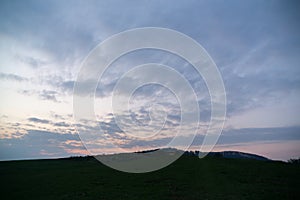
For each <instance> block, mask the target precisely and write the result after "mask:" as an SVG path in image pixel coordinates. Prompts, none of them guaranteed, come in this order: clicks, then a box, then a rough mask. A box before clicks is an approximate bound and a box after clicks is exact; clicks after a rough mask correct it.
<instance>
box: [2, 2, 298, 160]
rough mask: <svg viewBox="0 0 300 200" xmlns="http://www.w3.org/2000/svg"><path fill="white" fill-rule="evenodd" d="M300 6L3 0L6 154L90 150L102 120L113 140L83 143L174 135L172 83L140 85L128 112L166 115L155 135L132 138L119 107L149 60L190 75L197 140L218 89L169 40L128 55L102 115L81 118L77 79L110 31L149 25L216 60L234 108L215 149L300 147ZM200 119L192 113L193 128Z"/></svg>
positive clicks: (144, 142)
mask: <svg viewBox="0 0 300 200" xmlns="http://www.w3.org/2000/svg"><path fill="white" fill-rule="evenodd" d="M299 8H300V4H299V3H297V2H296V1H284V0H281V1H277V0H271V1H256V0H251V1H250V0H246V1H238V0H229V1H221V0H212V1H192V0H188V1H179V0H175V1H168V0H167V1H114V0H113V1H91V0H88V1H78V0H75V1H55V0H54V1H47V2H44V1H30V0H29V1H5V0H4V1H1V3H0V96H1V101H0V160H13V159H32V158H50V157H51V158H52V157H65V156H71V155H87V154H89V152H88V151H87V150H86V149H85V147H84V146H83V143H82V142H81V140H80V138H79V135H78V131H79V130H84V131H86V132H91V131H94V130H97V128H99V127H98V126H101V128H102V130H103V133H104V135H105V137H106V139H107V138H109V140H105V139H103V138H100V139H99V140H97V141H96V140H95V143H93V144H92V143H89V144H85V145H87V146H89V150H91V149H93V148H94V147H95V148H97V143H98V144H100V146H101V152H103V153H116V152H118V151H120V149H114V148H112V147H111V145H110V142H111V141H113V142H114V143H115V144H118V145H119V147H120V148H121V149H126V150H128V151H136V150H142V149H151V148H157V147H163V146H164V145H166V144H167V143H168V142H169V141H170V140H171V139H172V137H174V134H173V132H174V131H175V130H176V128H177V127H178V124H179V121H180V105H179V103H178V101H177V100H176V96H175V95H174V94H173V93H172V92H171V91H170V90H168V89H167V88H165V87H162V86H160V85H145V86H143V87H140V88H138V89H137V90H136V91H135V93H134V94H133V97H132V98H131V103H130V105H131V107H130V110H129V112H128V113H127V114H123V113H122V114H123V115H121V113H120V116H121V117H122V119H123V120H124V123H125V125H124V127H130V128H129V129H128V131H129V132H131V133H133V134H137V132H139V133H140V132H142V131H141V129H142V128H143V127H145V126H144V124H147V123H149V120H152V118H158V120H155V119H154V121H153V123H154V126H153V127H155V128H157V127H160V126H161V122H160V117H162V116H163V117H165V124H164V125H165V126H164V127H163V128H162V129H161V134H159V135H158V136H156V137H149V138H147V139H145V138H141V137H138V138H135V139H132V137H131V136H130V135H126V132H125V131H124V130H123V129H121V128H120V127H119V126H118V125H117V122H116V119H115V115H114V114H113V113H112V108H111V107H112V106H111V96H112V91H113V88H114V86H115V85H116V84H117V81H118V80H119V79H120V77H122V75H123V74H124V73H126V72H127V71H129V70H131V69H133V67H134V66H137V65H141V64H144V63H160V64H164V65H168V66H171V67H172V68H173V69H175V70H176V71H178V72H179V73H180V74H182V75H183V76H184V77H185V79H186V80H187V81H188V82H189V83H190V85H191V86H192V88H193V90H194V91H195V94H196V96H197V100H198V104H199V107H200V119H201V122H200V128H199V130H198V134H197V136H196V137H195V140H194V142H193V144H192V146H191V147H190V148H191V149H193V150H197V149H199V146H200V145H201V142H202V141H203V136H204V134H205V131H206V130H207V128H208V122H209V119H210V117H211V108H210V107H211V102H210V96H209V93H208V90H207V87H206V85H205V81H204V80H203V78H202V77H201V76H199V75H198V74H197V73H196V72H195V70H194V69H193V67H192V66H191V65H190V64H189V63H187V62H186V61H185V60H184V59H182V58H179V57H178V56H176V55H173V54H171V53H168V52H163V51H159V50H152V49H145V50H139V51H135V52H131V53H129V54H126V55H124V56H122V57H120V58H119V59H118V60H116V61H115V62H114V63H112V64H111V66H110V67H109V68H108V69H107V71H106V72H105V73H104V75H103V77H102V79H101V80H100V81H99V84H98V87H97V90H96V93H95V114H96V116H97V120H98V124H97V125H93V124H90V123H88V122H82V123H80V122H78V121H76V120H74V117H73V114H74V113H73V87H74V83H75V81H76V78H77V76H78V73H79V71H80V69H81V66H82V63H83V62H84V60H85V58H86V57H87V56H88V54H89V53H90V51H91V50H93V49H94V48H95V47H96V46H97V45H98V44H99V43H101V42H102V41H104V40H105V39H107V38H108V37H110V36H111V35H113V34H117V33H119V32H122V31H125V30H128V29H133V28H142V27H163V28H169V29H173V30H176V31H179V32H181V33H183V34H186V35H187V36H189V37H191V38H193V39H194V40H195V41H197V42H198V43H199V44H201V45H202V46H203V47H204V48H205V49H206V51H207V52H208V54H209V55H210V56H211V58H212V59H213V60H214V62H215V64H216V65H217V67H218V69H219V71H220V74H221V76H222V78H223V81H224V86H225V91H226V98H227V105H226V109H227V114H226V119H225V125H224V130H223V132H222V134H221V136H220V138H219V140H218V143H217V145H216V146H215V148H214V151H223V150H237V151H245V152H250V153H255V154H260V155H263V156H267V157H269V158H271V159H279V160H288V159H290V158H298V157H300V118H299V112H300V101H299V99H300V88H299V86H300V67H299V63H300V56H299V53H300V24H299V20H300V14H299V12H298V10H299ZM121 45H122V44H121ZM143 76H145V77H146V76H157V77H159V75H157V74H151V73H149V74H148V73H147V74H143ZM145 77H144V78H145ZM140 78H141V79H142V78H143V77H140ZM177 87H179V88H180V85H179V84H178V85H177ZM189 97H190V96H188V95H187V96H186V98H189ZM153 105H155V106H153ZM162 111H163V113H161V112H162ZM149 113H150V114H149ZM132 124H134V126H132ZM193 126H194V122H193V119H191V124H190V125H189V126H187V127H184V128H186V129H188V128H189V127H193ZM147 131H148V132H149V130H145V132H144V133H145V134H147ZM150 132H151V131H150ZM141 134H142V133H141ZM142 135H143V134H142ZM183 137H184V136H183ZM183 140H184V139H183ZM178 147H179V148H180V144H179V146H178ZM91 151H92V152H93V150H91ZM95 152H97V153H99V152H98V151H95Z"/></svg>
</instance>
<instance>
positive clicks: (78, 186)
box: [0, 155, 300, 200]
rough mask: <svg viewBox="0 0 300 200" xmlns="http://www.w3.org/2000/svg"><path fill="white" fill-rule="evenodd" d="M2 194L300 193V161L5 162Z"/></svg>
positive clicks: (156, 195)
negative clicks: (149, 166)
mask: <svg viewBox="0 0 300 200" xmlns="http://www.w3.org/2000/svg"><path fill="white" fill-rule="evenodd" d="M0 179H1V186H0V190H1V196H0V199H2V200H6V199H20V200H22V199H41V200H47V199H51V200H52V199H54V200H59V199H72V200H73V199H107V200H112V199H139V200H140V199H151V200H154V199H237V200H240V199H300V165H299V164H288V163H283V162H273V161H272V162H271V161H270V162H269V161H267V162H264V161H257V160H246V159H228V158H227V159H226V158H220V157H206V158H204V159H198V158H197V157H193V156H187V155H185V156H183V157H181V158H180V159H179V160H177V161H176V162H174V163H173V164H171V165H170V166H168V167H166V168H164V169H161V170H159V171H156V172H151V173H146V174H130V173H123V172H119V171H115V170H113V169H110V168H108V167H106V166H104V165H102V164H101V163H100V162H98V161H97V160H95V159H94V158H92V157H85V158H68V159H56V160H32V161H5V162H0Z"/></svg>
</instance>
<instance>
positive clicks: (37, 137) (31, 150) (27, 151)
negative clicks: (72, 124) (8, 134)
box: [0, 130, 87, 160]
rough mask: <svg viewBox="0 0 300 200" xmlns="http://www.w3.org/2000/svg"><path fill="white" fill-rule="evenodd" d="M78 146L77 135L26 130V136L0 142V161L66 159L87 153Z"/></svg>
mask: <svg viewBox="0 0 300 200" xmlns="http://www.w3.org/2000/svg"><path fill="white" fill-rule="evenodd" d="M70 141H71V142H70ZM79 144H80V140H79V137H78V135H73V134H59V133H55V132H49V131H39V130H28V134H26V135H24V136H23V137H21V138H18V139H16V138H10V139H1V140H0V152H1V153H0V160H10V159H29V158H31V159H33V158H45V157H67V156H70V155H81V153H84V152H85V153H87V152H86V151H85V149H84V147H83V146H82V145H79ZM72 151H73V153H70V152H72Z"/></svg>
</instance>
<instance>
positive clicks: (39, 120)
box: [28, 117, 50, 124]
mask: <svg viewBox="0 0 300 200" xmlns="http://www.w3.org/2000/svg"><path fill="white" fill-rule="evenodd" d="M28 121H30V122H35V123H42V124H49V123H50V121H49V120H46V119H39V118H36V117H30V118H28Z"/></svg>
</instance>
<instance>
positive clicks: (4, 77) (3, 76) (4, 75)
mask: <svg viewBox="0 0 300 200" xmlns="http://www.w3.org/2000/svg"><path fill="white" fill-rule="evenodd" d="M0 80H10V81H17V82H23V81H28V79H27V78H25V77H22V76H19V75H15V74H7V73H0Z"/></svg>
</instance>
